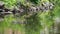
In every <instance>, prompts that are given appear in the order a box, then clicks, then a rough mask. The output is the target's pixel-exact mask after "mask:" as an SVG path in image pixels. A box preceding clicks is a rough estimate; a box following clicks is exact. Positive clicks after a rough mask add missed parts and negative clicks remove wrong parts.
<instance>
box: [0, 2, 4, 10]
mask: <svg viewBox="0 0 60 34" xmlns="http://www.w3.org/2000/svg"><path fill="white" fill-rule="evenodd" d="M2 8H4V2H2V1H0V9H2Z"/></svg>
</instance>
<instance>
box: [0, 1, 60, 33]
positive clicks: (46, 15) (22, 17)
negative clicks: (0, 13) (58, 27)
mask: <svg viewBox="0 0 60 34" xmlns="http://www.w3.org/2000/svg"><path fill="white" fill-rule="evenodd" d="M0 1H2V2H4V4H5V6H4V7H5V8H8V9H9V8H11V9H12V10H10V12H13V11H14V10H15V9H14V8H15V7H16V10H15V11H14V12H13V13H14V14H11V15H6V16H4V18H3V21H1V22H0V31H3V30H4V28H11V29H13V30H14V29H18V30H21V31H24V32H25V34H42V33H44V34H50V33H49V32H50V30H49V29H51V26H52V25H53V24H54V23H55V19H56V18H58V17H59V18H60V11H59V10H60V0H0ZM44 2H48V3H49V2H50V3H52V4H54V6H53V9H50V10H49V9H48V10H46V11H45V9H43V10H41V11H36V12H34V10H31V8H30V7H37V6H40V5H41V7H42V6H43V7H45V6H44ZM43 7H42V8H43ZM21 9H22V10H21ZM34 9H35V8H34ZM3 10H5V9H3ZM30 10H31V11H30ZM36 10H37V9H36ZM18 11H20V12H18ZM15 12H16V14H15ZM45 28H46V29H47V30H46V31H45ZM42 31H43V32H42ZM44 31H45V32H44ZM47 31H49V32H47Z"/></svg>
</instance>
